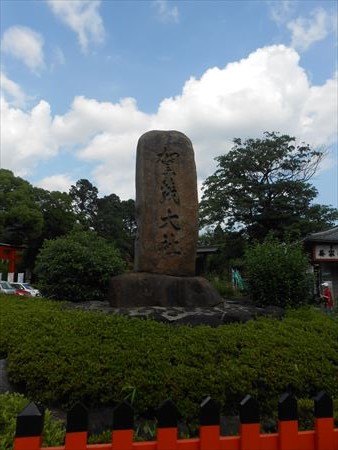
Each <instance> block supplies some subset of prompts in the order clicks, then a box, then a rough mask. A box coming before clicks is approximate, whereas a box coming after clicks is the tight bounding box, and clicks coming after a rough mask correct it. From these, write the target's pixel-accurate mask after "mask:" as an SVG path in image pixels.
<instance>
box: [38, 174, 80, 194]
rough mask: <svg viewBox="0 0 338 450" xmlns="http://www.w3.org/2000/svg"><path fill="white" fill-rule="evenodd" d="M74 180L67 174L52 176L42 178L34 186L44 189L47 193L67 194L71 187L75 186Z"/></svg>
mask: <svg viewBox="0 0 338 450" xmlns="http://www.w3.org/2000/svg"><path fill="white" fill-rule="evenodd" d="M75 183H76V180H74V179H73V178H72V177H71V176H69V175H67V174H59V175H52V176H50V177H45V178H42V179H41V180H39V181H37V182H35V183H34V185H35V186H38V187H41V188H42V189H46V190H47V191H60V192H68V191H69V189H70V187H71V186H72V185H75Z"/></svg>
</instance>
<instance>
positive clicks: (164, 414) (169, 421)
mask: <svg viewBox="0 0 338 450" xmlns="http://www.w3.org/2000/svg"><path fill="white" fill-rule="evenodd" d="M179 415H180V414H179V412H178V410H177V408H176V406H175V404H174V403H173V402H172V401H171V400H166V401H165V402H164V403H162V405H161V406H160V407H159V409H158V411H157V414H156V417H157V435H156V441H157V450H176V448H177V422H178V418H179Z"/></svg>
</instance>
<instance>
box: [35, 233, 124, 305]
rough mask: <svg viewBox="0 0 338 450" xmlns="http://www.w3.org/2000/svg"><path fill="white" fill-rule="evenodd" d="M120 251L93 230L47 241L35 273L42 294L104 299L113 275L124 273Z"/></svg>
mask: <svg viewBox="0 0 338 450" xmlns="http://www.w3.org/2000/svg"><path fill="white" fill-rule="evenodd" d="M124 268H125V262H124V261H123V259H122V258H121V257H120V254H119V252H118V250H116V248H115V247H114V246H113V245H112V244H109V243H108V242H107V241H106V240H105V239H103V238H101V237H99V236H97V234H96V233H94V232H92V231H72V232H71V233H69V234H68V235H66V236H63V237H59V238H57V239H52V240H45V241H44V244H43V246H42V248H41V250H40V252H39V254H38V256H37V259H36V266H35V273H36V275H37V276H38V280H39V283H40V286H41V289H42V291H43V293H44V294H45V295H47V296H54V297H56V298H58V299H61V300H70V301H73V302H79V301H86V300H104V299H105V298H106V295H107V291H108V285H109V280H110V277H112V276H113V275H118V274H119V273H122V272H123V270H124Z"/></svg>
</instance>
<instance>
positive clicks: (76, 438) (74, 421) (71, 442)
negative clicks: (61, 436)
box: [65, 403, 88, 450]
mask: <svg viewBox="0 0 338 450" xmlns="http://www.w3.org/2000/svg"><path fill="white" fill-rule="evenodd" d="M87 431H88V411H87V409H86V408H85V407H84V406H83V405H81V404H80V403H78V404H77V405H75V406H74V407H73V408H72V409H71V410H70V411H69V412H68V414H67V428H66V440H65V450H87V437H88V433H87Z"/></svg>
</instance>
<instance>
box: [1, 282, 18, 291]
mask: <svg viewBox="0 0 338 450" xmlns="http://www.w3.org/2000/svg"><path fill="white" fill-rule="evenodd" d="M0 292H1V293H2V294H15V288H13V286H11V285H10V284H9V283H8V281H0Z"/></svg>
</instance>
